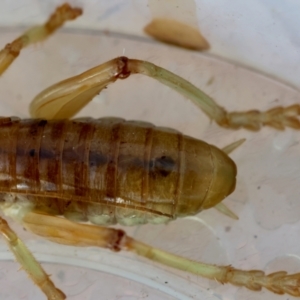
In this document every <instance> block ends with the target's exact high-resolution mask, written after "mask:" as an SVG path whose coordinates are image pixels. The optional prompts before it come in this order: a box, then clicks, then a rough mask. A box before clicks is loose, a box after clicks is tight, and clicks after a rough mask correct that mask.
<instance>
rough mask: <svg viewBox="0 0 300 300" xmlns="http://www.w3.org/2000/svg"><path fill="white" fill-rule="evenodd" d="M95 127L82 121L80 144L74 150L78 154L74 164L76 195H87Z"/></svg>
mask: <svg viewBox="0 0 300 300" xmlns="http://www.w3.org/2000/svg"><path fill="white" fill-rule="evenodd" d="M93 129H94V127H93V126H92V124H91V123H82V127H81V130H80V132H79V136H78V145H75V149H76V150H74V151H76V154H77V156H78V159H76V160H75V165H74V187H75V195H77V196H86V194H87V193H86V192H87V187H88V180H89V176H88V171H89V167H88V165H89V152H90V145H91V138H92V134H93V133H94V131H93Z"/></svg>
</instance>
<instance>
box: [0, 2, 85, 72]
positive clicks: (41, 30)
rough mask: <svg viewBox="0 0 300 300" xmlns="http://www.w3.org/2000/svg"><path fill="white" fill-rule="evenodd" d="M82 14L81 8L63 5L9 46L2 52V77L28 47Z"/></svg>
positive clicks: (0, 60) (0, 56)
mask: <svg viewBox="0 0 300 300" xmlns="http://www.w3.org/2000/svg"><path fill="white" fill-rule="evenodd" d="M81 14H82V10H81V9H80V8H72V7H71V6H70V5H69V4H67V3H66V4H63V5H62V6H60V7H58V8H57V9H56V11H55V12H54V13H53V14H52V15H51V16H50V18H49V20H48V21H47V22H46V23H45V24H44V25H41V26H35V27H32V28H30V29H29V30H27V31H26V32H25V33H24V34H22V35H21V36H20V37H18V38H17V39H15V40H14V41H13V42H12V43H10V44H7V45H6V46H5V48H4V49H3V50H1V51H0V75H1V74H3V72H4V71H5V70H6V69H7V68H8V67H9V66H10V64H11V63H12V62H13V61H14V60H15V59H16V58H17V56H18V55H19V54H20V51H21V50H22V49H23V48H25V47H26V46H28V45H30V44H33V43H37V42H41V41H43V40H44V39H46V38H47V37H48V36H49V35H51V34H52V33H53V32H54V31H56V30H57V29H58V28H59V27H61V26H62V25H63V24H64V23H65V22H66V21H68V20H73V19H76V18H77V17H78V16H80V15H81Z"/></svg>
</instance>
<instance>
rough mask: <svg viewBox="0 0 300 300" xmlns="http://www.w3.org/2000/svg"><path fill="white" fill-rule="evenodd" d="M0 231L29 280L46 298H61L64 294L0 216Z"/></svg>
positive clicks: (64, 297) (63, 297)
mask: <svg viewBox="0 0 300 300" xmlns="http://www.w3.org/2000/svg"><path fill="white" fill-rule="evenodd" d="M0 232H1V234H2V235H3V237H4V239H5V241H6V242H7V244H8V246H9V248H10V250H11V251H12V252H13V254H14V255H15V257H16V259H17V261H18V262H19V263H20V264H21V266H22V268H23V269H24V270H25V271H26V272H27V274H28V275H29V277H30V278H31V280H32V281H33V282H34V283H35V284H36V285H37V286H38V287H39V288H40V289H41V290H42V291H43V292H44V294H45V295H46V296H47V298H48V299H51V300H62V299H66V296H65V295H64V293H63V292H62V291H60V290H59V289H57V288H56V287H55V285H54V284H53V282H52V281H51V280H50V278H49V276H48V275H47V274H46V273H45V271H44V270H43V268H42V267H41V265H40V264H39V263H38V262H37V261H36V259H35V258H34V257H33V255H32V254H31V252H30V251H29V250H28V249H27V247H26V246H25V245H24V243H23V242H22V241H21V240H20V239H19V238H18V236H17V234H16V233H15V232H14V231H13V230H12V229H11V228H10V227H9V225H8V224H7V222H6V221H5V220H4V219H2V218H1V217H0Z"/></svg>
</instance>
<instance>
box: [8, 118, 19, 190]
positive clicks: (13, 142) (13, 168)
mask: <svg viewBox="0 0 300 300" xmlns="http://www.w3.org/2000/svg"><path fill="white" fill-rule="evenodd" d="M19 126H20V120H15V121H12V128H11V132H10V136H9V139H10V149H11V152H10V153H9V175H10V178H11V182H10V189H16V188H17V186H16V184H17V178H16V174H17V165H16V155H17V136H18V131H19Z"/></svg>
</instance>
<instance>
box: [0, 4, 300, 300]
mask: <svg viewBox="0 0 300 300" xmlns="http://www.w3.org/2000/svg"><path fill="white" fill-rule="evenodd" d="M79 14H81V11H80V10H79V9H73V8H71V7H70V6H68V5H63V6H61V7H59V8H58V9H57V11H56V12H55V13H54V14H53V15H52V17H50V19H49V21H48V22H47V23H46V25H44V26H41V27H36V28H34V29H31V30H28V31H27V32H26V33H25V34H24V35H23V36H22V37H20V38H18V39H17V40H15V41H14V42H12V43H11V44H9V45H8V46H6V47H5V48H4V50H3V51H2V52H1V53H0V70H1V71H2V73H3V72H4V71H5V69H6V68H7V67H8V66H9V65H10V64H11V63H12V61H13V60H14V59H15V58H16V57H17V55H18V52H19V51H20V50H21V49H22V48H23V47H24V46H27V45H28V44H30V43H32V42H36V41H39V40H42V39H43V38H46V37H47V35H49V34H51V33H52V32H53V31H54V30H55V29H56V28H58V27H59V26H61V25H62V23H63V21H64V20H67V19H73V18H75V17H77V16H78V15H79ZM39 33H42V34H45V35H46V36H43V35H42V36H40V35H39ZM134 73H141V74H145V75H148V76H150V77H153V78H155V79H157V80H159V81H161V82H162V83H164V84H166V85H168V86H170V87H172V88H174V89H175V90H177V91H179V92H180V93H182V94H183V95H184V96H186V97H187V98H189V99H191V100H192V101H193V102H194V103H195V104H196V105H198V106H199V107H200V108H201V109H202V110H203V111H204V112H205V113H206V114H207V115H208V116H209V117H210V118H211V119H212V120H215V121H216V122H217V123H218V124H219V125H221V126H225V127H229V128H239V127H245V128H247V129H251V130H259V129H260V128H261V126H263V125H270V126H273V127H275V128H277V129H282V128H284V127H286V126H289V127H293V128H296V129H299V127H300V124H299V120H298V119H297V116H298V115H299V106H298V105H293V106H290V107H287V108H281V107H279V108H275V109H272V110H269V111H267V112H265V113H260V112H259V111H250V112H245V113H227V112H226V111H225V110H224V109H223V108H221V107H220V106H218V105H217V104H216V103H215V102H214V101H213V100H212V99H211V98H210V97H209V96H207V95H206V94H204V93H203V92H202V91H201V90H199V89H197V88H196V87H195V86H193V85H192V84H190V83H189V82H187V81H185V80H184V79H182V78H180V77H178V76H177V75H175V74H173V73H171V72H169V71H167V70H165V69H162V68H160V67H158V66H155V65H153V64H151V63H149V62H145V61H139V60H133V59H128V58H126V57H119V58H116V59H113V60H111V61H109V62H107V63H105V64H102V65H100V66H98V67H96V68H94V69H91V70H88V71H86V72H84V73H82V74H80V75H78V76H75V77H73V78H70V79H67V80H65V81H63V82H60V83H58V84H56V85H54V86H52V87H50V88H48V89H47V90H45V91H44V92H42V93H41V94H39V95H38V96H37V97H36V98H35V99H34V100H33V102H32V105H31V108H30V111H31V115H32V116H33V117H34V119H30V120H18V119H14V118H10V117H7V118H5V117H4V118H2V119H1V122H0V124H1V129H0V130H1V135H0V136H1V143H0V144H1V160H2V165H1V168H2V169H1V174H2V179H1V193H2V194H3V201H2V203H1V209H2V211H3V212H4V213H5V214H7V215H10V216H12V217H14V218H15V219H18V221H20V222H21V223H22V225H23V226H24V227H25V228H27V229H28V230H30V231H32V232H33V233H35V234H37V235H41V236H44V237H45V238H47V239H49V240H52V241H54V242H57V243H62V244H68V245H80V246H98V247H104V248H109V249H111V250H113V251H119V250H128V251H132V252H134V253H136V254H138V255H141V256H144V257H146V258H149V259H152V260H154V261H157V262H160V263H162V264H166V265H169V266H171V267H176V268H178V269H182V270H184V271H189V272H192V273H195V274H198V275H202V276H206V277H208V278H211V279H214V280H217V281H219V282H221V283H226V282H228V283H232V284H235V285H241V286H246V287H248V288H250V289H253V290H260V289H261V288H262V287H265V288H268V289H269V290H271V291H273V292H275V293H279V294H280V293H289V294H291V295H294V296H299V286H300V284H299V278H300V274H292V275H287V274H286V272H283V271H279V272H276V273H273V274H271V275H268V276H265V275H264V272H262V271H242V270H236V269H234V268H233V267H229V266H223V267H222V266H221V267H219V266H213V265H208V264H203V263H198V262H195V261H191V260H187V259H184V258H181V257H178V256H175V255H172V254H170V253H166V252H164V251H162V250H159V249H156V248H153V247H151V246H148V245H146V244H144V243H141V242H139V241H137V240H134V239H133V238H131V237H129V236H127V235H126V233H125V232H124V231H122V230H117V229H113V228H108V227H102V226H101V225H109V224H112V223H114V222H116V221H117V222H119V223H121V224H125V225H135V224H141V223H145V222H153V223H162V222H167V221H170V220H172V219H175V218H176V217H180V216H186V215H188V214H196V213H198V212H199V211H200V210H202V209H206V208H210V207H213V206H216V205H220V206H219V208H221V209H223V210H224V209H225V210H226V207H225V206H222V205H221V204H220V203H221V201H222V200H223V199H224V198H225V197H226V196H227V195H229V194H230V193H231V192H232V191H233V189H234V185H235V175H236V168H235V164H234V163H233V161H232V160H231V159H230V158H229V157H228V156H227V155H226V153H225V152H227V153H229V152H231V151H232V150H233V149H234V148H235V147H237V146H238V144H239V143H234V144H232V145H229V147H225V148H224V149H223V151H221V150H219V149H217V148H215V147H213V146H210V145H208V144H206V143H204V142H201V141H198V140H194V139H192V138H189V137H185V136H183V135H181V134H179V133H177V132H174V131H171V130H167V129H159V128H155V127H153V125H150V124H147V123H143V122H125V121H123V120H119V119H112V118H109V119H100V120H92V119H79V120H77V121H76V120H74V121H68V119H69V118H70V117H72V116H73V115H74V114H76V113H77V112H78V111H79V110H80V109H81V108H82V107H83V106H85V105H86V104H87V103H88V102H89V101H90V100H91V99H92V98H93V97H94V96H95V95H96V94H98V93H100V92H101V90H102V89H104V88H105V87H106V86H107V85H108V84H110V83H112V82H115V81H116V80H118V79H126V78H127V77H129V76H130V75H132V74H134ZM132 133H135V134H132ZM165 141H168V144H169V147H167V146H166V145H165V146H164V145H163V144H164V142H165ZM150 145H151V146H150ZM187 145H190V147H187ZM102 147H103V148H102ZM105 147H106V148H105ZM187 148H189V149H194V150H193V151H194V152H190V153H189V152H187ZM99 149H101V150H99ZM198 152H199V153H203V156H201V155H199V154H198ZM195 153H196V154H197V155H195ZM183 156H185V157H183ZM203 158H204V159H203ZM208 158H209V159H208ZM197 160H198V163H199V164H200V163H201V171H202V172H203V169H204V168H207V170H206V171H205V172H203V174H204V175H205V176H204V178H203V180H204V181H205V180H206V181H207V183H206V184H204V183H201V185H197V184H193V185H192V184H191V182H196V183H197V182H199V180H200V179H199V178H197V177H198V176H200V175H201V174H199V173H198V172H197V171H198V168H195V165H196V163H197ZM208 160H209V162H212V161H213V162H214V166H212V164H211V163H208V164H207V161H208ZM202 164H203V165H202ZM183 170H185V172H184V171H183ZM187 170H191V171H190V173H191V174H186V176H183V174H184V173H187ZM192 171H193V172H192ZM202 172H201V173H202ZM212 172H213V173H216V174H217V175H216V176H213V175H212ZM121 182H122V184H121ZM201 182H202V179H201ZM92 184H94V185H92ZM214 185H216V188H215V189H214V188H213V187H214ZM203 186H204V188H202V187H203ZM222 186H223V189H222V188H221V187H222ZM195 190H196V194H197V197H199V199H201V197H202V200H199V201H198V202H196V201H194V202H191V201H186V199H185V197H184V196H182V195H184V193H186V194H185V195H186V197H187V199H188V198H190V199H193V198H194V197H193V196H194V192H195ZM183 192H184V193H183ZM182 193H183V194H182ZM201 193H202V196H201V197H200V196H199V194H201ZM203 194H205V195H203ZM209 194H211V195H209ZM180 195H181V196H180ZM157 198H158V199H160V202H159V203H156V202H155V201H154V200H155V199H157ZM175 198H178V199H176V201H177V202H176V201H175ZM149 199H151V200H149ZM203 199H205V201H203ZM17 208H20V209H19V210H16V209H17ZM16 211H17V214H16ZM61 216H64V217H65V218H62V217H61ZM68 219H69V220H68ZM70 219H71V220H73V221H79V222H73V221H70ZM87 220H89V221H90V222H92V223H94V225H87V224H81V223H80V222H84V221H87ZM1 232H2V234H3V236H4V238H5V239H6V241H7V242H8V244H9V246H10V248H11V250H12V251H13V252H14V254H15V255H16V257H17V260H18V261H19V262H20V263H21V265H22V267H23V268H24V270H25V271H27V273H28V274H29V276H30V277H31V279H32V280H33V281H34V282H35V283H36V284H37V285H38V286H39V287H40V288H41V289H42V290H43V292H44V293H45V294H46V296H47V297H48V299H64V298H65V296H64V294H63V292H61V291H60V290H59V289H57V288H56V287H55V286H54V284H53V283H52V281H51V280H50V279H49V277H48V276H47V275H46V273H45V272H44V271H43V269H42V268H41V266H40V265H39V264H38V263H37V262H36V261H35V259H34V258H33V256H32V254H31V253H30V252H29V251H28V250H27V249H26V247H25V246H24V244H23V243H22V242H21V240H19V239H18V238H17V236H16V235H15V233H14V232H13V231H12V230H11V229H10V228H9V226H8V224H7V223H6V221H5V220H4V219H1Z"/></svg>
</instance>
